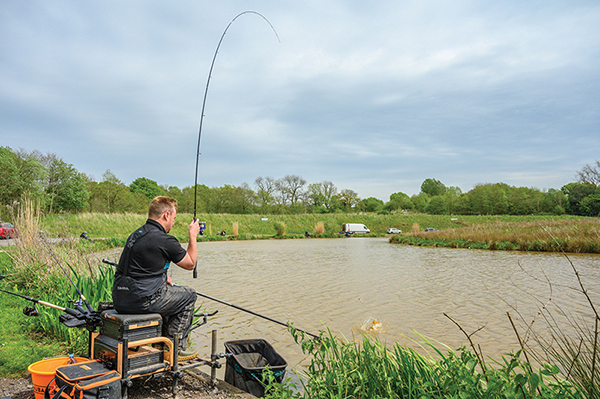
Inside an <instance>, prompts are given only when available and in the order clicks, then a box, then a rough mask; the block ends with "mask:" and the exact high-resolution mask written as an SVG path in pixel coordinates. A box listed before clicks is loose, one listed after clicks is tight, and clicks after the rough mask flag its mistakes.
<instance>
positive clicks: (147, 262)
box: [116, 219, 187, 298]
mask: <svg viewBox="0 0 600 399" xmlns="http://www.w3.org/2000/svg"><path fill="white" fill-rule="evenodd" d="M186 253H187V252H186V250H185V249H183V248H182V247H181V244H179V241H177V239H176V238H175V237H173V236H171V235H169V234H167V233H166V232H165V229H164V228H163V226H162V225H161V224H160V223H158V222H157V221H155V220H152V219H148V220H147V221H146V224H145V225H143V226H142V227H140V228H139V229H137V230H136V231H134V232H133V233H131V235H130V236H129V238H128V239H127V243H126V244H125V248H124V249H123V252H122V253H121V258H120V260H119V266H117V271H116V277H117V276H119V275H120V276H123V275H126V276H129V277H131V279H133V280H135V282H136V285H137V287H136V288H137V292H138V295H139V296H140V298H143V297H147V296H151V295H153V294H155V293H156V291H157V290H158V289H160V288H162V287H163V286H164V284H165V283H164V282H165V281H166V273H167V271H168V269H169V266H170V265H171V262H174V263H179V262H181V261H182V260H183V258H184V257H185V255H186ZM128 258H129V261H127V259H128Z"/></svg>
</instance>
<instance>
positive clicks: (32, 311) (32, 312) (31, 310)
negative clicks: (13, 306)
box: [23, 305, 40, 317]
mask: <svg viewBox="0 0 600 399" xmlns="http://www.w3.org/2000/svg"><path fill="white" fill-rule="evenodd" d="M23 314H24V315H25V316H34V317H35V316H39V315H40V312H38V310H37V306H35V305H33V307H31V306H25V309H23Z"/></svg>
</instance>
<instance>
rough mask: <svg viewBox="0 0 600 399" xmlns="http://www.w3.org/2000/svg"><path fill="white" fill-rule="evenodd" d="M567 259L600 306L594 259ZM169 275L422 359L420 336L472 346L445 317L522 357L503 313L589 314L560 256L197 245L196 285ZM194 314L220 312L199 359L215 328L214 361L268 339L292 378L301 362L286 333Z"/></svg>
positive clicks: (495, 352) (334, 243) (373, 245)
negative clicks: (238, 346) (243, 343)
mask: <svg viewBox="0 0 600 399" xmlns="http://www.w3.org/2000/svg"><path fill="white" fill-rule="evenodd" d="M569 258H570V259H571V260H572V262H573V264H574V265H575V267H576V268H577V270H578V271H579V273H580V275H581V279H582V281H583V284H584V285H585V286H586V288H587V290H588V291H589V294H590V296H591V298H592V300H594V301H596V302H598V299H599V296H600V292H599V291H600V290H599V282H600V256H598V255H574V254H573V255H571V254H570V255H569ZM171 270H172V271H171V273H172V278H173V281H174V282H175V283H176V284H182V285H187V286H190V287H193V288H194V289H196V290H197V291H199V292H202V293H204V294H207V295H210V296H213V297H216V298H219V299H221V300H223V301H227V302H229V303H232V304H235V305H237V306H240V307H242V308H245V309H249V310H252V311H254V312H257V313H260V314H262V315H265V316H268V317H271V318H273V319H276V320H279V321H282V322H288V321H290V322H293V323H294V325H295V326H296V327H298V328H301V329H304V330H306V331H308V332H312V333H315V334H317V333H318V332H319V330H323V329H327V328H329V329H330V330H331V331H332V332H333V333H334V334H335V335H338V336H345V337H346V338H348V339H352V338H353V337H360V333H361V332H363V331H364V329H366V330H369V331H368V333H369V334H371V335H373V336H377V337H378V338H379V339H380V340H381V341H382V342H385V343H386V344H388V345H391V344H393V343H394V342H399V343H400V344H402V345H406V346H409V347H412V348H415V349H418V350H419V351H424V350H425V349H424V348H423V341H424V340H423V338H422V337H426V338H427V339H429V340H432V341H434V342H436V343H437V344H436V345H437V346H438V347H442V344H445V345H447V346H448V347H449V348H451V349H457V348H459V347H461V346H468V341H467V340H466V337H465V335H464V334H463V333H462V332H461V331H460V330H459V328H458V327H457V326H456V325H455V324H454V323H453V322H452V321H451V320H450V319H449V318H447V317H446V316H444V313H446V314H447V315H448V316H450V317H452V318H453V319H454V320H456V321H457V322H458V323H459V324H460V326H461V327H462V328H463V329H464V330H465V331H466V332H467V333H469V334H470V333H472V332H474V331H475V330H477V329H478V328H480V327H483V328H482V329H481V331H479V332H477V333H476V334H475V335H473V337H472V339H473V341H474V342H475V343H476V344H478V345H481V348H482V350H483V353H484V355H486V356H491V357H493V358H499V357H500V356H501V355H502V354H504V353H507V352H509V351H516V350H517V349H518V341H517V339H516V336H515V333H514V331H513V329H512V327H511V324H510V321H509V320H508V317H507V314H506V313H507V312H510V313H511V316H512V317H513V318H514V319H515V320H518V319H519V318H522V319H523V320H525V321H526V322H531V321H532V320H534V318H535V317H536V315H537V314H538V311H539V309H540V308H541V307H543V306H545V305H546V304H547V303H548V301H549V299H550V298H551V301H549V305H548V306H549V309H552V311H553V312H558V313H561V312H565V313H567V314H569V315H571V316H573V317H575V318H581V319H582V320H584V321H586V320H587V321H589V320H590V314H591V312H590V309H589V306H587V303H586V299H585V297H584V296H583V295H582V294H581V292H578V291H577V290H574V289H572V288H570V287H575V288H577V287H578V282H577V278H576V276H575V274H574V272H573V269H572V267H571V264H570V263H569V260H568V259H567V258H566V257H565V256H564V255H561V254H555V253H550V254H547V253H523V252H503V251H482V250H468V249H447V248H424V247H413V246H404V245H394V244H390V243H388V241H387V239H382V238H356V237H352V238H347V239H298V240H289V239H288V240H256V241H227V242H209V243H200V244H199V245H198V278H197V279H193V278H192V273H191V272H188V271H185V270H182V269H180V268H177V267H172V268H171ZM200 304H202V305H203V306H204V307H206V309H207V310H208V311H214V310H219V313H218V314H217V315H216V316H215V317H213V318H211V319H210V320H209V324H208V325H207V326H203V327H200V328H199V329H198V330H196V331H197V332H195V333H194V334H193V336H192V338H193V341H194V346H195V347H196V348H197V349H198V350H199V351H200V353H201V354H204V355H209V354H210V335H209V334H210V330H212V329H217V330H218V334H219V336H218V338H219V343H220V346H219V349H218V351H219V352H222V351H223V346H222V343H223V342H226V341H231V340H238V339H253V338H264V339H266V340H267V341H268V342H270V343H271V344H272V345H273V346H274V347H275V349H276V350H277V351H278V352H279V353H280V354H281V355H282V356H283V357H284V358H285V359H286V361H287V362H288V369H291V368H298V366H301V365H306V364H307V363H308V360H307V359H305V356H304V355H303V354H302V351H301V349H300V347H299V346H298V345H297V344H296V343H295V342H294V341H293V339H292V337H291V336H290V334H289V333H288V332H287V330H286V328H285V327H282V326H280V325H278V324H275V323H272V322H270V321H267V320H264V319H262V318H259V317H256V316H253V315H250V314H248V313H246V312H243V311H239V310H236V309H234V308H231V307H228V306H225V305H221V304H219V303H217V302H214V301H210V300H208V299H203V298H199V299H198V302H197V305H200ZM592 320H593V319H592ZM544 324H545V323H544V320H543V319H542V318H540V317H537V319H536V321H535V323H534V327H535V328H536V329H537V330H538V331H540V332H543V331H544ZM519 325H520V326H521V327H520V328H521V329H522V328H523V323H520V324H519ZM223 369H224V368H223ZM223 369H221V370H223ZM220 373H222V371H220Z"/></svg>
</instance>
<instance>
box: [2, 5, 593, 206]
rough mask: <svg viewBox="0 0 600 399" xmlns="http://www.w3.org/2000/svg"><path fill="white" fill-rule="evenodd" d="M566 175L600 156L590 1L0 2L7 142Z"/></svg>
mask: <svg viewBox="0 0 600 399" xmlns="http://www.w3.org/2000/svg"><path fill="white" fill-rule="evenodd" d="M244 11H255V12H257V13H260V14H261V15H262V16H264V17H265V18H266V19H268V21H269V22H270V23H271V24H272V26H273V28H274V29H275V31H276V33H277V35H276V34H275V32H274V31H273V29H272V28H271V26H269V23H267V21H265V20H264V19H263V18H262V17H261V16H260V15H257V14H253V13H248V14H244V15H242V16H240V17H239V18H237V19H236V20H235V22H233V24H232V25H231V26H230V28H229V30H228V31H227V34H226V35H225V37H224V40H223V42H222V44H221V47H220V51H219V53H218V56H217V59H216V63H215V66H214V70H213V74H212V78H211V81H210V86H209V91H208V96H207V101H206V109H205V117H204V122H203V127H202V140H201V156H200V168H199V177H198V182H199V183H202V184H206V185H208V186H209V187H214V186H222V185H224V184H231V185H240V184H242V183H244V182H246V183H248V184H250V185H251V186H253V184H254V180H255V179H256V178H257V177H259V176H262V177H266V176H271V177H274V178H276V179H277V178H280V177H283V176H285V175H288V174H292V175H300V176H302V177H303V178H304V179H306V180H307V181H308V182H309V183H315V182H321V181H325V180H328V181H332V182H333V183H334V184H335V185H336V186H337V188H338V189H340V190H341V189H351V190H354V191H356V192H357V193H358V195H359V196H360V197H361V198H367V197H371V196H373V197H377V198H380V199H383V200H385V201H387V200H388V199H389V195H390V194H391V193H394V192H398V191H402V192H405V193H407V194H409V195H412V194H416V193H418V192H419V190H420V185H421V183H422V182H423V180H425V179H427V178H435V179H437V180H440V181H442V182H443V183H444V184H445V185H446V186H458V187H460V188H461V189H462V190H463V191H465V192H466V191H469V190H470V189H472V188H473V186H474V185H476V184H479V183H496V182H504V183H507V184H510V185H514V186H527V187H536V188H538V189H548V188H560V187H561V186H562V185H564V184H566V183H569V182H572V181H575V172H576V171H577V170H579V169H581V167H583V166H584V165H585V164H588V163H593V162H594V161H595V160H597V159H600V151H599V150H600V28H599V27H600V3H598V2H597V1H577V0H569V1H551V0H550V1H548V0H544V1H528V2H523V1H480V0H478V1H475V0H474V1H464V0H455V1H429V0H415V1H397V0H382V1H374V2H365V1H348V0H347V1H341V0H328V1H322V0H318V1H316V0H311V1H226V2H225V1H220V2H206V1H176V2H172V1H147V0H144V1H125V0H119V1H96V2H81V1H21V0H4V1H2V2H0V145H1V146H8V147H11V148H12V149H14V150H16V149H19V148H23V149H25V150H27V151H33V150H38V151H41V152H42V153H55V154H57V155H58V156H60V157H61V158H62V159H63V160H64V161H65V162H67V163H71V164H73V165H74V166H75V167H76V168H77V169H78V170H79V171H80V172H83V173H86V174H87V175H90V176H92V177H94V178H95V180H96V181H101V179H102V174H103V173H104V172H105V171H106V170H107V169H110V170H111V171H112V172H113V173H114V174H115V175H116V176H117V177H118V178H119V179H120V180H121V181H123V182H124V183H126V184H129V183H131V181H133V180H134V179H135V178H137V177H147V178H149V179H152V180H155V181H157V182H158V183H159V184H167V185H174V186H178V187H180V188H183V187H185V186H192V185H193V184H194V171H195V162H196V146H197V141H198V128H199V122H200V114H201V109H202V103H203V97H204V90H205V88H206V83H207V78H208V73H209V69H210V65H211V61H212V59H213V54H214V52H215V49H216V47H217V44H218V43H219V39H220V38H221V35H222V33H223V31H224V30H225V28H226V27H227V25H228V24H229V23H230V22H231V21H232V20H233V19H234V17H236V15H238V14H239V13H241V12H244Z"/></svg>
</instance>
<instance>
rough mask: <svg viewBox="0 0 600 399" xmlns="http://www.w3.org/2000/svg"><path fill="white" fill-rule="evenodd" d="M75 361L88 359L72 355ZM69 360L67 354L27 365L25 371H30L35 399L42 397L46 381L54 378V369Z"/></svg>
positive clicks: (41, 398) (46, 384)
mask: <svg viewBox="0 0 600 399" xmlns="http://www.w3.org/2000/svg"><path fill="white" fill-rule="evenodd" d="M73 360H75V363H79V362H87V361H88V360H90V359H86V358H85V357H77V356H76V357H74V358H73ZM68 362H69V357H68V356H59V357H51V358H47V359H44V360H40V361H39V362H35V363H32V364H30V365H29V367H27V371H29V372H30V373H31V380H32V381H33V391H34V393H35V399H44V392H45V391H46V387H47V386H48V383H50V381H52V379H53V378H54V374H55V373H56V369H57V368H58V367H60V366H64V365H65V364H67V363H68Z"/></svg>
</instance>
